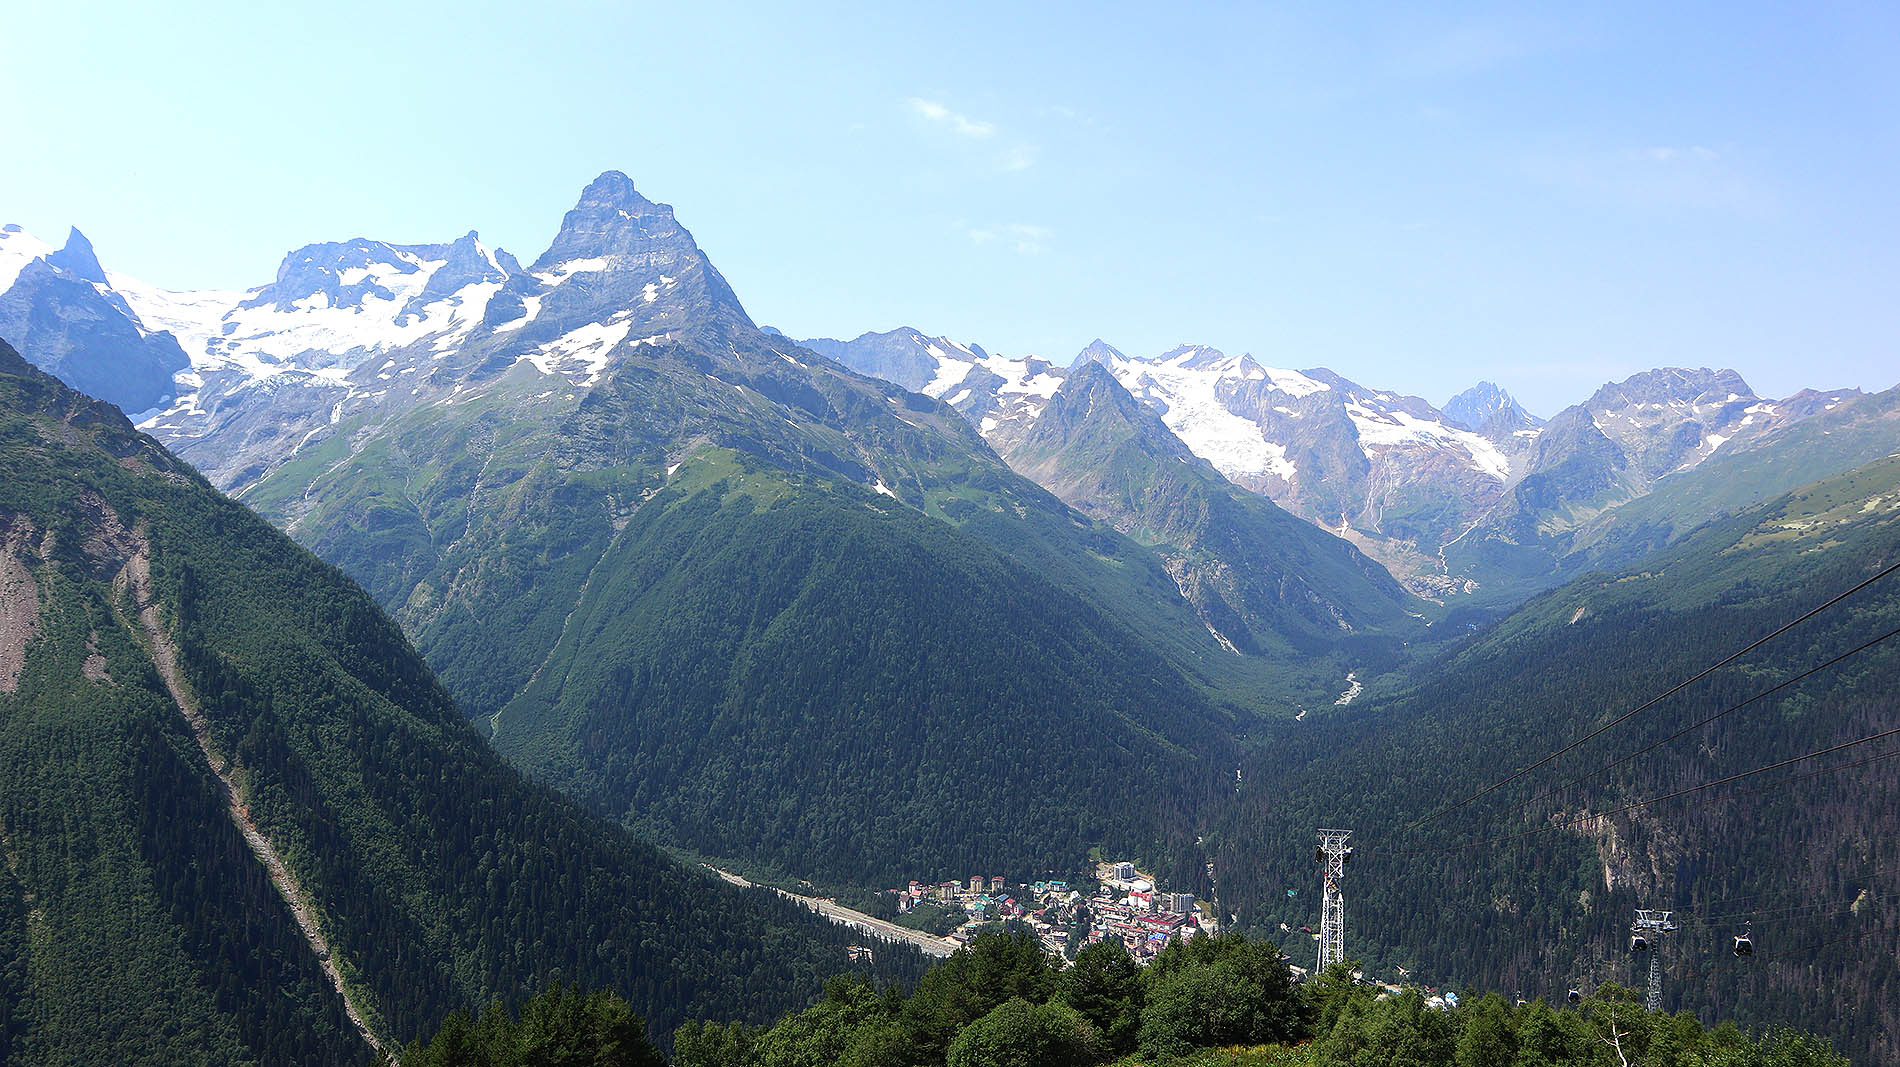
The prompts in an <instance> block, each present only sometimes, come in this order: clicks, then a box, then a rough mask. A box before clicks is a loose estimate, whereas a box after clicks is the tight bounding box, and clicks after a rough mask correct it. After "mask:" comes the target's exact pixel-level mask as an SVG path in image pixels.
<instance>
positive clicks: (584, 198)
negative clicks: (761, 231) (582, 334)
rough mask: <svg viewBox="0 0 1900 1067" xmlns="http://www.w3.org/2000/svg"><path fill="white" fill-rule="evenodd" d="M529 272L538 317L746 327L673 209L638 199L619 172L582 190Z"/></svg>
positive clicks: (667, 326) (654, 327)
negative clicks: (614, 317) (536, 290)
mask: <svg viewBox="0 0 1900 1067" xmlns="http://www.w3.org/2000/svg"><path fill="white" fill-rule="evenodd" d="M529 272H530V273H531V274H533V275H534V277H535V278H536V279H537V280H538V282H539V283H540V285H541V286H542V287H543V288H544V291H545V294H546V304H545V307H546V309H547V310H546V311H545V312H543V317H544V318H553V319H558V320H559V321H563V322H566V321H568V320H572V322H573V323H576V324H578V323H581V322H596V321H601V319H600V318H599V317H598V316H599V314H600V313H601V312H619V311H623V310H627V309H631V310H632V311H633V313H634V315H633V317H634V319H635V320H637V321H638V323H639V324H640V325H642V326H643V327H651V330H650V332H653V333H659V332H662V331H676V330H679V329H683V328H691V327H693V326H697V325H701V324H705V323H709V322H711V321H713V320H715V319H717V320H721V321H725V322H729V323H730V322H734V321H736V322H738V323H742V324H743V325H744V327H745V328H747V329H751V328H752V320H751V319H750V318H747V317H746V314H745V309H744V308H743V307H741V306H740V304H739V298H738V297H737V296H736V295H734V294H733V292H732V289H731V287H730V286H728V285H727V284H726V280H725V279H724V278H722V277H720V275H719V272H718V271H717V270H715V269H714V268H713V265H712V263H711V262H710V261H708V260H707V258H706V255H705V253H703V252H701V251H700V248H699V245H698V244H697V243H695V242H694V240H693V235H692V234H691V233H689V232H687V230H686V228H685V227H684V226H681V225H680V224H679V220H677V219H675V218H674V217H673V209H672V208H671V207H668V206H667V205H665V204H656V203H654V202H653V201H651V200H648V199H647V198H646V197H644V196H641V195H640V193H639V191H638V190H636V189H635V188H634V186H633V180H632V179H631V178H628V177H627V176H626V175H625V174H622V173H621V172H619V171H617V170H610V171H607V172H606V173H605V174H602V175H601V176H600V177H598V178H595V179H594V180H593V181H591V182H589V183H588V185H587V188H585V189H583V190H581V196H580V200H579V201H578V202H577V203H575V205H574V207H573V210H571V211H569V212H568V213H567V216H566V217H565V218H563V219H562V220H561V229H560V232H559V233H557V234H555V235H554V241H553V243H551V244H550V245H549V246H548V250H547V251H546V252H543V253H541V258H540V259H537V260H535V262H534V265H533V266H532V267H530V268H529ZM574 282H584V284H580V285H575V284H571V283H574Z"/></svg>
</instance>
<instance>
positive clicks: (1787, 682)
mask: <svg viewBox="0 0 1900 1067" xmlns="http://www.w3.org/2000/svg"><path fill="white" fill-rule="evenodd" d="M1895 637H1900V627H1895V628H1894V629H1892V630H1888V631H1887V632H1886V633H1884V634H1881V635H1880V636H1879V637H1876V638H1874V639H1873V640H1872V641H1868V642H1867V643H1866V644H1863V645H1860V646H1858V647H1856V648H1854V649H1852V650H1850V651H1847V652H1843V653H1841V654H1840V655H1838V656H1835V657H1834V658H1833V659H1830V660H1828V661H1827V662H1826V663H1822V664H1818V665H1816V666H1813V667H1810V668H1808V669H1807V670H1805V671H1802V672H1801V673H1800V674H1797V675H1795V676H1794V677H1792V678H1787V679H1783V680H1782V681H1780V682H1777V683H1776V684H1774V685H1772V686H1769V687H1768V688H1767V689H1764V690H1762V691H1761V692H1759V693H1756V694H1755V695H1754V696H1752V697H1749V698H1748V699H1747V700H1744V701H1742V702H1740V703H1738V704H1731V705H1729V706H1728V707H1726V708H1723V709H1722V710H1721V711H1718V712H1716V713H1715V714H1713V715H1709V716H1707V717H1705V718H1703V719H1700V720H1697V721H1696V722H1692V723H1690V724H1689V725H1687V726H1685V727H1683V728H1682V729H1680V730H1677V731H1676V732H1675V733H1673V734H1670V735H1669V736H1668V737H1665V738H1663V739H1662V740H1660V741H1656V742H1653V743H1651V744H1649V745H1645V746H1644V747H1642V748H1639V749H1637V750H1636V751H1634V752H1632V753H1630V754H1629V755H1627V756H1624V757H1622V758H1620V759H1616V760H1612V761H1611V762H1609V763H1606V764H1604V765H1603V766H1601V767H1598V768H1597V769H1596V770H1593V771H1589V772H1587V773H1585V774H1581V775H1578V776H1577V777H1575V778H1572V779H1571V780H1569V781H1568V782H1565V783H1564V784H1562V785H1560V786H1558V787H1556V788H1555V789H1551V790H1548V791H1546V792H1543V793H1539V794H1538V795H1536V796H1534V797H1532V798H1530V799H1529V800H1527V801H1525V802H1524V806H1525V807H1526V808H1528V807H1530V806H1531V805H1532V804H1535V803H1537V802H1538V801H1540V800H1548V799H1549V798H1551V797H1554V796H1556V795H1557V794H1559V793H1561V792H1563V791H1564V790H1566V789H1569V788H1571V787H1572V786H1575V785H1578V784H1581V783H1583V782H1586V781H1588V780H1590V779H1591V778H1595V777H1596V776H1597V775H1599V774H1603V773H1605V772H1607V771H1612V770H1615V769H1616V768H1618V767H1621V766H1622V765H1623V764H1625V763H1628V762H1629V761H1631V760H1633V759H1635V758H1636V757H1638V756H1643V755H1647V754H1649V753H1651V752H1654V751H1656V750H1657V749H1659V748H1661V747H1662V746H1664V745H1666V744H1668V743H1669V742H1671V741H1674V740H1676V739H1677V738H1679V737H1681V736H1683V735H1684V734H1688V733H1693V732H1694V731H1696V730H1699V729H1701V728H1702V727H1704V726H1707V725H1709V724H1710V723H1712V722H1714V721H1716V720H1717V719H1720V718H1723V717H1724V716H1727V715H1732V714H1734V713H1735V712H1738V711H1740V710H1742V709H1743V708H1745V707H1747V706H1749V705H1750V704H1753V703H1755V702H1756V701H1758V700H1763V699H1765V698H1767V697H1770V696H1773V695H1774V694H1776V693H1779V692H1780V691H1782V690H1783V689H1786V688H1788V687H1789V686H1791V685H1794V684H1796V683H1798V682H1804V681H1806V680H1807V679H1809V678H1812V677H1814V676H1815V675H1817V674H1819V673H1821V672H1822V671H1824V670H1827V669H1828V668H1829V667H1833V666H1835V665H1837V664H1839V663H1841V662H1843V661H1845V660H1848V659H1851V658H1853V657H1854V656H1857V655H1859V654H1861V653H1862V652H1865V651H1867V650H1868V649H1870V648H1873V647H1874V646H1875V645H1878V644H1880V643H1881V642H1882V641H1888V640H1892V639H1893V638H1895Z"/></svg>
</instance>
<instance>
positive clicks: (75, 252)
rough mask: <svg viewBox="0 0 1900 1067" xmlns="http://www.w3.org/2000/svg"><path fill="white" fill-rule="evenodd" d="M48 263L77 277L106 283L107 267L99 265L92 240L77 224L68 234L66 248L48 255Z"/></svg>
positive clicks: (102, 283)
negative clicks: (89, 239)
mask: <svg viewBox="0 0 1900 1067" xmlns="http://www.w3.org/2000/svg"><path fill="white" fill-rule="evenodd" d="M46 263H47V265H48V266H50V267H57V268H59V270H61V271H62V272H64V273H66V274H70V275H72V276H74V277H76V278H83V279H85V280H86V281H89V282H98V283H99V284H101V285H104V284H106V271H105V268H104V267H102V266H100V265H99V257H98V255H97V254H95V253H94V252H93V250H92V242H91V241H88V240H86V235H85V234H83V233H80V232H79V227H77V226H75V227H73V231H72V233H70V234H68V235H67V237H66V246H65V247H64V248H61V249H60V250H59V251H57V252H52V253H49V254H48V255H47V256H46Z"/></svg>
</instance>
